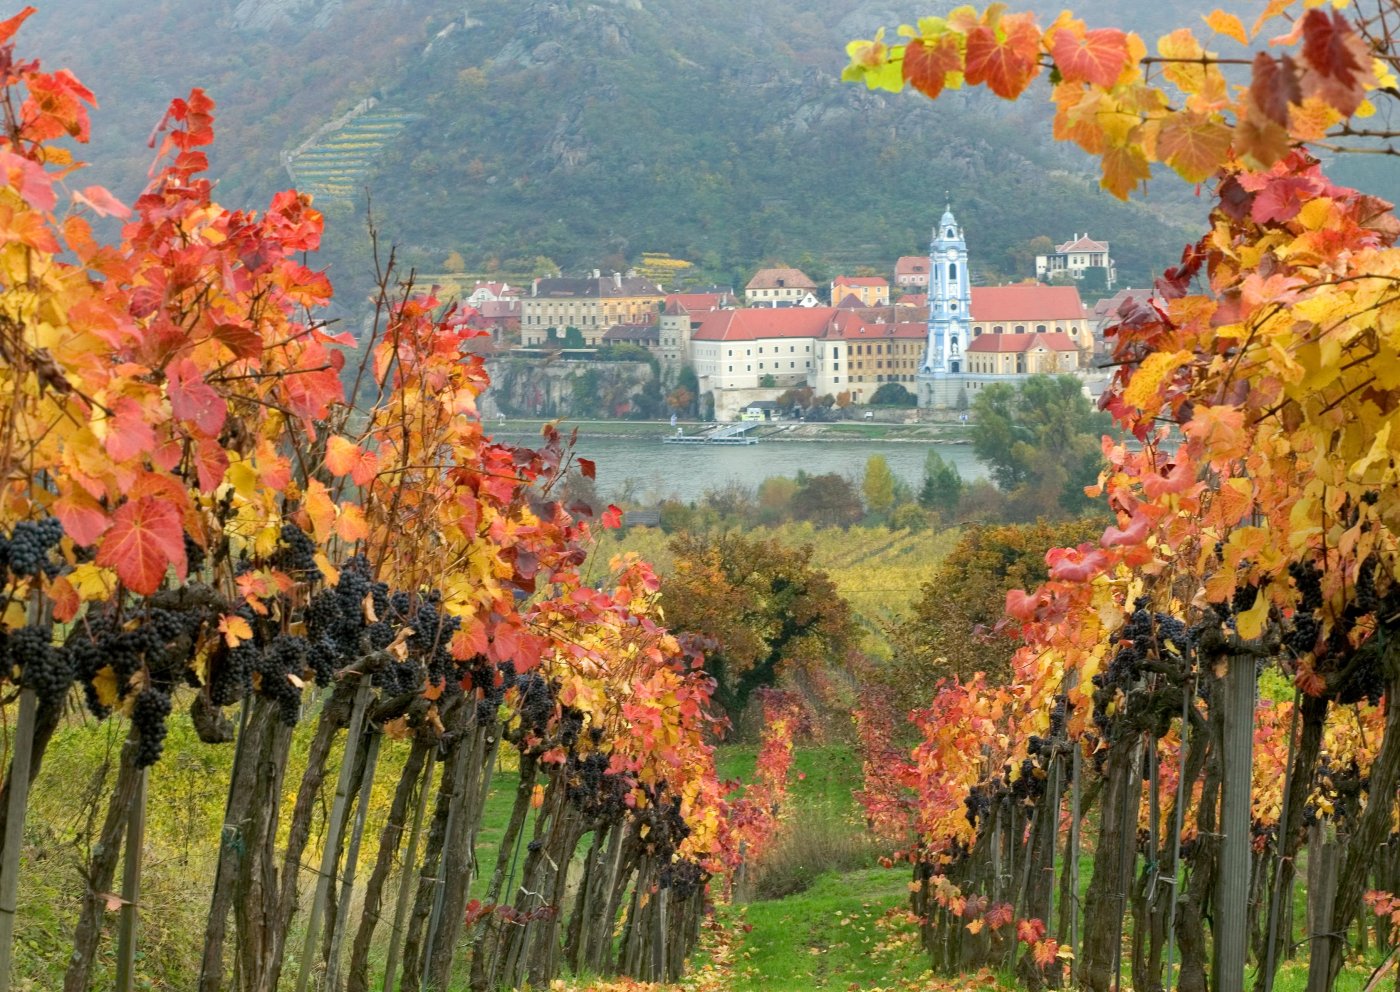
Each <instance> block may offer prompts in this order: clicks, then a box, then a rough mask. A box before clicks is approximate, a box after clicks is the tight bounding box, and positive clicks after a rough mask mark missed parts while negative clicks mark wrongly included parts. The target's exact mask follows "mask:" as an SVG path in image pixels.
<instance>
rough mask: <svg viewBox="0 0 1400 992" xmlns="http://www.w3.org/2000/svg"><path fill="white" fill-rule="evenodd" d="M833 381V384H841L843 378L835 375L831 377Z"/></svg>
mask: <svg viewBox="0 0 1400 992" xmlns="http://www.w3.org/2000/svg"><path fill="white" fill-rule="evenodd" d="M831 381H832V382H840V381H841V377H840V376H839V375H834V376H832V377H831Z"/></svg>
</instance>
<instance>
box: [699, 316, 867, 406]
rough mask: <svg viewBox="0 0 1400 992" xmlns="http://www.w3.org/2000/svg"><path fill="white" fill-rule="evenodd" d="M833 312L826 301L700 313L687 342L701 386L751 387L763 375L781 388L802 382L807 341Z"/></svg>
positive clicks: (808, 360) (809, 350)
mask: <svg viewBox="0 0 1400 992" xmlns="http://www.w3.org/2000/svg"><path fill="white" fill-rule="evenodd" d="M836 314H837V311H836V310H834V309H832V308H831V307H810V308H809V307H751V308H747V309H741V310H713V311H710V312H709V313H705V314H702V315H701V319H700V320H699V321H698V322H697V324H696V326H695V328H694V330H693V332H692V334H691V346H690V347H691V351H690V356H691V364H692V366H693V367H694V369H695V374H696V376H697V377H698V378H699V380H700V389H701V392H711V391H719V390H727V389H755V388H758V384H759V382H760V381H761V380H762V379H763V378H764V377H765V376H769V375H771V376H773V377H774V379H775V380H776V381H777V384H778V385H779V386H782V387H784V388H786V387H789V386H801V385H805V384H806V383H807V377H808V376H809V375H810V374H811V373H812V370H813V364H812V363H813V344H814V342H815V341H816V339H817V338H818V337H820V336H821V335H822V334H823V333H824V332H825V331H826V327H827V324H828V323H830V321H831V320H832V319H833V318H834V317H835V316H836ZM857 319H858V318H857Z"/></svg>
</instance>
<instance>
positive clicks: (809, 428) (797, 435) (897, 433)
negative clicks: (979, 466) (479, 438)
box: [486, 419, 972, 444]
mask: <svg viewBox="0 0 1400 992" xmlns="http://www.w3.org/2000/svg"><path fill="white" fill-rule="evenodd" d="M546 423H548V421H545V420H519V419H503V420H496V421H491V422H490V423H488V424H486V429H487V430H488V431H489V432H491V433H492V434H499V435H502V436H522V435H524V436H531V437H534V436H538V434H539V432H540V428H541V427H543V426H544V425H545V424H546ZM676 426H677V427H680V428H681V429H682V430H684V431H685V433H687V434H694V433H696V432H698V431H702V430H708V429H709V428H712V427H714V426H715V425H714V424H713V423H705V422H701V421H695V420H682V421H678V422H677V424H676ZM575 428H577V430H578V435H579V437H580V438H606V439H609V440H626V439H636V440H645V441H656V440H660V439H662V438H665V437H669V436H670V435H672V434H674V433H675V428H674V427H672V426H671V424H670V422H669V421H665V420H578V421H572V420H563V421H559V429H560V430H561V431H563V432H565V433H568V432H570V431H572V430H574V429H575ZM750 436H751V437H755V438H758V439H759V440H763V441H790V442H804V441H805V442H813V441H880V442H888V443H892V444H899V443H908V444H970V443H971V442H972V427H971V425H970V424H961V423H956V424H946V423H917V424H903V423H898V424H896V423H887V422H884V423H882V422H880V421H875V420H869V421H852V420H842V421H836V422H832V423H807V422H802V421H780V422H777V423H761V424H759V425H758V426H756V427H755V428H754V429H753V430H752V432H751V433H750Z"/></svg>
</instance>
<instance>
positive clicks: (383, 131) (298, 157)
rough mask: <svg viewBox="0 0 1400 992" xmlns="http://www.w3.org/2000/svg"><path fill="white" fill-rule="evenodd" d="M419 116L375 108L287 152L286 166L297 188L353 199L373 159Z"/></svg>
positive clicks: (365, 177)
mask: <svg viewBox="0 0 1400 992" xmlns="http://www.w3.org/2000/svg"><path fill="white" fill-rule="evenodd" d="M421 117H422V115H421V114H415V113H412V112H411V111H407V110H400V109H398V108H394V107H386V106H382V105H381V106H378V107H375V108H373V109H372V110H370V111H369V112H367V113H363V114H360V115H358V116H356V117H354V118H353V119H351V120H349V121H347V122H345V123H344V124H343V125H341V126H340V127H338V128H335V129H334V130H332V131H329V132H327V133H326V134H324V135H322V136H321V137H320V138H319V139H316V140H314V141H312V142H310V143H308V144H306V145H304V146H302V147H301V148H299V149H297V150H296V151H294V152H291V153H289V155H288V162H287V167H288V169H289V170H290V171H291V173H292V179H293V181H294V182H295V183H296V186H297V188H298V189H300V190H302V191H304V192H308V193H314V194H316V195H317V196H324V197H337V198H341V199H354V198H355V197H357V196H360V195H361V194H362V192H363V190H364V185H365V181H366V180H367V179H368V177H369V173H370V167H371V166H372V165H373V164H374V160H375V159H376V158H377V157H378V156H379V155H380V154H381V153H382V152H383V151H384V149H385V148H386V147H387V146H388V144H389V142H390V141H392V140H393V139H394V138H396V137H398V135H399V134H401V133H402V132H403V130H404V129H405V128H406V127H408V125H409V124H411V123H413V122H414V121H416V120H419V119H421Z"/></svg>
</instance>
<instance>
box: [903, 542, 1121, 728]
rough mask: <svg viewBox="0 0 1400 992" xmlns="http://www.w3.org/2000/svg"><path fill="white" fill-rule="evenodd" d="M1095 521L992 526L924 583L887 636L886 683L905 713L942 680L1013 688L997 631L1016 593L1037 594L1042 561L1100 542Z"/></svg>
mask: <svg viewBox="0 0 1400 992" xmlns="http://www.w3.org/2000/svg"><path fill="white" fill-rule="evenodd" d="M1101 530H1102V526H1101V525H1099V524H1097V523H1096V522H1092V521H1088V522H1086V521H1073V522H1069V523H1061V524H1048V523H1043V522H1042V523H1035V524H994V525H990V526H981V527H974V528H972V529H971V530H970V531H968V532H967V533H966V534H965V535H964V536H963V537H962V539H961V540H959V542H958V544H957V546H956V547H955V548H954V549H953V550H952V551H951V552H949V553H948V556H947V557H946V558H944V559H943V561H942V562H940V563H939V565H938V568H937V569H936V570H935V571H934V573H933V576H932V577H931V578H930V579H929V580H928V581H927V582H926V583H924V585H923V587H922V588H921V591H920V595H919V598H918V600H917V601H916V602H915V603H914V605H913V607H912V610H911V612H910V613H909V615H907V616H905V617H902V618H900V619H899V620H898V621H896V622H895V623H894V624H892V625H891V626H890V627H889V628H888V633H889V636H890V641H891V644H892V646H893V647H894V657H895V659H896V660H895V661H894V662H893V663H892V665H893V667H892V668H891V669H890V670H889V671H888V672H887V673H886V675H885V676H882V677H881V682H882V683H883V684H887V685H889V686H890V687H891V691H892V692H894V693H895V694H896V695H897V697H898V700H899V708H900V709H903V710H907V709H910V708H912V707H913V706H915V705H917V704H919V703H920V702H922V701H923V699H925V698H926V696H927V693H928V690H929V687H930V686H932V685H933V684H934V683H935V682H936V681H937V680H938V679H940V678H944V677H947V676H957V677H958V678H961V679H964V680H966V679H970V678H971V677H972V676H973V674H974V673H976V672H985V673H986V674H987V677H988V679H989V680H990V681H991V682H992V684H1001V683H1005V682H1007V681H1009V680H1010V678H1011V670H1010V661H1011V656H1012V654H1013V653H1015V650H1016V647H1017V645H1016V641H1015V640H1014V639H1013V638H1011V637H1008V636H1004V635H995V634H993V633H992V629H993V628H995V627H996V626H997V624H998V622H999V621H1000V620H1001V619H1002V617H1003V615H1004V614H1005V610H1006V594H1007V592H1009V591H1010V590H1012V589H1029V588H1034V587H1035V586H1037V585H1039V584H1040V583H1041V582H1043V581H1045V579H1046V578H1047V577H1048V576H1049V570H1048V567H1047V566H1046V564H1045V553H1046V552H1047V551H1049V550H1050V549H1051V548H1059V547H1073V546H1074V545H1077V544H1081V543H1083V542H1085V541H1092V540H1095V539H1096V538H1097V537H1098V535H1099V533H1100V531H1101Z"/></svg>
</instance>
